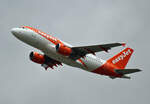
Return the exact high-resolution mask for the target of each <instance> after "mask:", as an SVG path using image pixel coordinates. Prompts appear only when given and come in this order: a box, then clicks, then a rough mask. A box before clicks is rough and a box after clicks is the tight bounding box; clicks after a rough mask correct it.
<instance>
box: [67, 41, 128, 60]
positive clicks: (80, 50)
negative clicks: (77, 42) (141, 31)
mask: <svg viewBox="0 0 150 104" xmlns="http://www.w3.org/2000/svg"><path fill="white" fill-rule="evenodd" d="M118 46H125V43H111V44H101V45H92V46H81V47H72V48H71V49H72V50H73V53H72V55H71V56H70V58H72V59H74V60H76V59H79V58H81V57H84V56H85V55H86V54H89V53H92V54H94V55H95V52H101V51H105V52H108V50H110V49H111V48H113V47H118Z"/></svg>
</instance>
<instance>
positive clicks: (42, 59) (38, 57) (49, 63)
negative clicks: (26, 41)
mask: <svg viewBox="0 0 150 104" xmlns="http://www.w3.org/2000/svg"><path fill="white" fill-rule="evenodd" d="M29 57H30V60H31V61H33V62H35V63H38V64H41V66H42V67H44V68H45V70H47V68H48V67H50V68H52V69H53V66H56V67H57V65H61V66H62V63H61V62H59V61H57V60H54V59H52V58H50V57H48V56H46V55H42V54H39V53H38V52H31V53H30V55H29Z"/></svg>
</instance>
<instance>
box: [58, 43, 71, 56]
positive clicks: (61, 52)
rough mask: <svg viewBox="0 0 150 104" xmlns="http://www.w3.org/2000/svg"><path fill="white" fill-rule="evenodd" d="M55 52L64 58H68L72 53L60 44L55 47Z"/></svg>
mask: <svg viewBox="0 0 150 104" xmlns="http://www.w3.org/2000/svg"><path fill="white" fill-rule="evenodd" d="M56 51H57V52H58V53H60V54H62V55H65V56H70V54H71V53H72V49H71V48H69V47H67V46H65V45H62V44H57V45H56Z"/></svg>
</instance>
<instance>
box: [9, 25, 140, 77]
mask: <svg viewBox="0 0 150 104" xmlns="http://www.w3.org/2000/svg"><path fill="white" fill-rule="evenodd" d="M11 33H12V34H13V35H14V36H15V37H16V38H18V39H19V40H21V41H23V42H24V43H26V44H28V45H30V46H32V47H35V48H37V49H39V50H40V51H42V52H43V53H44V54H41V53H38V52H31V53H30V55H29V58H30V60H31V61H33V62H35V63H38V64H40V65H41V66H42V67H44V68H45V70H47V69H48V68H52V69H53V68H54V66H56V67H57V66H58V65H61V66H62V63H64V64H67V65H70V66H72V67H77V68H81V69H83V70H85V71H88V72H93V73H96V74H100V75H105V76H109V77H110V78H112V79H114V78H126V79H130V77H129V76H127V74H131V73H134V72H139V71H141V70H140V69H125V67H126V65H127V63H128V61H129V59H130V57H131V55H132V53H133V51H134V50H133V49H132V48H129V47H127V48H125V49H124V50H122V51H121V52H120V53H118V54H117V55H115V56H113V57H112V58H110V59H108V60H106V61H105V60H103V59H101V58H98V57H96V54H95V53H96V52H101V51H104V52H108V50H110V49H111V48H114V47H118V46H125V45H126V44H125V43H110V44H100V45H91V46H79V47H74V46H72V45H70V44H68V43H66V42H64V41H62V40H59V39H57V38H55V37H53V36H52V35H53V34H50V35H49V34H46V33H44V32H42V31H41V30H38V29H35V28H33V27H30V26H21V27H17V28H12V29H11Z"/></svg>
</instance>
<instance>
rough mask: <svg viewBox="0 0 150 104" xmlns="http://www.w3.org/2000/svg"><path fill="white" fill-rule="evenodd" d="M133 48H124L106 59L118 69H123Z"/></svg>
mask: <svg viewBox="0 0 150 104" xmlns="http://www.w3.org/2000/svg"><path fill="white" fill-rule="evenodd" d="M133 51H134V50H133V49H131V48H126V49H124V50H123V51H121V52H120V53H118V54H117V55H115V56H114V57H112V58H110V59H109V60H108V62H109V63H111V64H113V65H115V66H116V67H117V68H119V69H124V68H125V67H126V65H127V63H128V61H129V59H130V57H131V55H132V53H133Z"/></svg>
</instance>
